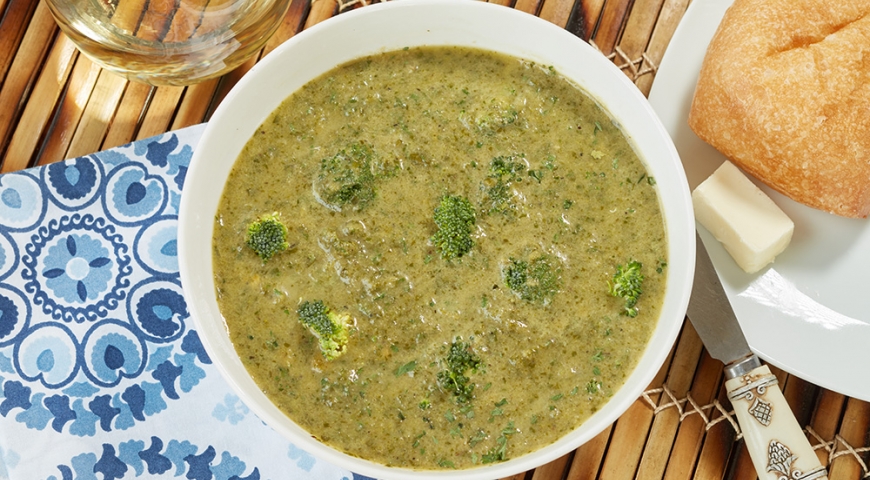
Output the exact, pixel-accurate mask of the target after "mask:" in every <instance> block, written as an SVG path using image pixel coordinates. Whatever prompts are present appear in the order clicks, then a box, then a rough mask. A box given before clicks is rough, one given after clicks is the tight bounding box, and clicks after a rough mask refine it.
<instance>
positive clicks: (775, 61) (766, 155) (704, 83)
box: [689, 0, 870, 217]
mask: <svg viewBox="0 0 870 480" xmlns="http://www.w3.org/2000/svg"><path fill="white" fill-rule="evenodd" d="M689 126H690V127H691V128H692V130H693V131H694V132H695V133H696V134H697V135H698V136H699V137H700V138H702V139H703V140H704V141H706V142H707V143H709V144H711V145H712V146H714V147H715V148H716V149H717V150H719V151H720V152H722V153H723V154H724V155H725V156H726V157H728V158H729V159H730V160H731V161H732V162H733V163H735V164H737V165H738V166H740V167H741V168H742V169H743V170H745V171H746V172H748V173H750V174H752V175H753V176H755V177H757V178H758V179H760V180H761V181H763V182H764V183H766V184H768V185H770V186H771V187H772V188H774V189H776V190H778V191H780V192H782V193H783V194H785V195H787V196H789V197H791V198H792V199H794V200H796V201H798V202H801V203H803V204H806V205H809V206H811V207H814V208H818V209H821V210H825V211H828V212H831V213H834V214H837V215H842V216H845V217H866V216H867V214H868V213H870V0H836V1H831V0H736V1H735V2H734V4H733V5H732V6H731V7H730V8H729V9H728V11H727V12H726V14H725V17H724V18H723V20H722V23H721V24H720V26H719V29H718V30H717V32H716V34H715V36H714V37H713V40H712V42H711V43H710V46H709V48H708V50H707V54H706V57H705V58H704V63H703V65H702V67H701V72H700V77H699V79H698V85H697V88H696V90H695V96H694V99H693V101H692V108H691V112H690V114H689Z"/></svg>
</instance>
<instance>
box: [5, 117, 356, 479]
mask: <svg viewBox="0 0 870 480" xmlns="http://www.w3.org/2000/svg"><path fill="white" fill-rule="evenodd" d="M203 127H204V126H203V125H198V126H194V127H190V128H186V129H183V130H179V131H176V132H170V133H167V134H164V135H160V136H157V137H153V138H150V139H146V140H140V141H137V142H134V143H131V144H128V145H125V146H122V147H118V148H115V149H112V150H108V151H104V152H100V153H96V154H93V155H88V156H84V157H79V158H76V159H72V160H68V161H65V162H61V163H56V164H52V165H49V166H45V167H38V168H33V169H29V170H26V171H22V172H17V173H9V174H5V175H0V479H9V480H35V479H53V480H61V479H62V480H67V479H69V480H73V479H76V480H78V479H81V480H91V479H93V480H103V479H106V480H114V479H131V478H173V477H180V478H186V479H194V480H212V479H214V480H233V479H239V480H242V479H248V480H256V479H276V480H277V479H318V480H319V479H336V480H341V479H347V480H350V479H354V478H357V479H358V478H361V477H360V476H358V475H355V474H353V473H351V472H348V471H346V470H342V469H340V468H338V467H336V466H334V465H331V464H328V463H326V462H324V461H321V460H318V459H316V458H314V457H312V456H311V455H310V454H308V453H307V452H305V451H302V450H300V449H299V448H297V447H295V446H294V445H293V444H291V443H290V442H288V441H287V440H285V439H284V438H283V437H281V436H279V435H278V434H277V433H276V432H274V431H273V430H272V429H271V428H269V427H268V426H266V425H265V424H264V423H262V421H260V420H259V419H258V418H257V417H256V416H255V415H254V414H253V413H252V412H251V411H249V410H248V408H247V407H246V406H245V405H244V404H243V403H242V402H241V401H240V400H239V398H238V397H237V396H236V395H235V394H233V392H232V390H231V389H230V387H229V386H228V385H227V384H226V383H225V382H224V381H223V379H222V378H221V377H220V375H219V373H218V371H217V370H216V368H215V367H214V366H213V365H212V363H211V360H210V359H209V357H208V354H207V353H206V352H205V350H204V349H203V346H202V343H201V342H200V339H199V336H198V335H197V332H196V330H195V329H194V326H193V324H192V321H191V319H190V317H189V312H188V310H187V303H186V302H185V298H184V292H182V290H181V283H180V281H179V274H178V261H177V257H176V231H177V228H176V227H177V219H178V207H179V203H180V200H181V195H182V188H183V186H184V177H185V174H186V172H187V166H188V164H189V162H190V158H191V155H192V153H193V149H194V148H195V147H196V144H197V142H198V140H199V138H200V135H201V134H202V131H203Z"/></svg>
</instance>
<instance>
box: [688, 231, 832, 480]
mask: <svg viewBox="0 0 870 480" xmlns="http://www.w3.org/2000/svg"><path fill="white" fill-rule="evenodd" d="M695 240H696V243H697V248H696V253H695V281H694V283H693V284H692V296H691V297H690V299H689V307H688V310H687V315H688V317H689V321H691V322H692V326H694V327H695V331H696V332H698V336H699V337H701V341H702V342H704V346H705V347H706V348H707V352H708V353H710V356H712V357H713V358H716V359H718V360H721V361H722V362H723V363H724V364H725V370H724V372H725V380H726V381H725V388H726V390H727V392H728V399H729V400H730V401H731V405H732V406H733V407H734V415H735V416H736V417H737V422H738V423H739V424H740V429H741V431H742V432H743V439H744V441H745V442H746V447H747V450H748V451H749V455H750V457H751V458H752V463H753V464H754V465H755V470H756V472H757V473H758V478H759V479H760V480H765V479H771V480H773V479H777V480H778V479H783V478H786V479H792V480H798V479H803V480H810V479H821V478H827V470H826V469H825V467H823V466H822V464H821V462H819V459H818V457H817V456H816V454H815V451H814V450H813V447H812V446H811V445H810V442H809V440H807V437H806V435H805V434H804V432H803V429H802V428H801V426H800V424H798V422H797V419H796V418H795V416H794V413H793V412H792V411H791V408H790V407H789V406H788V403H787V402H786V400H785V397H784V396H783V395H782V391H781V390H780V388H779V381H778V380H777V378H776V376H774V375H773V374H772V373H771V372H770V368H768V367H767V365H762V363H761V360H760V359H759V358H758V356H756V355H755V354H754V353H753V352H752V350H751V349H750V347H749V343H748V342H747V341H746V337H745V336H744V334H743V330H742V329H741V328H740V323H739V321H738V320H737V316H736V315H735V314H734V309H733V308H732V306H731V303H730V301H729V300H728V296H727V294H726V293H725V289H724V287H723V286H722V282H721V280H720V279H719V274H718V273H717V272H716V269H715V267H714V266H713V262H712V261H711V260H710V255H709V254H708V253H707V249H706V248H705V247H704V242H703V241H702V240H701V237H700V235H698V234H697V232H696V235H695Z"/></svg>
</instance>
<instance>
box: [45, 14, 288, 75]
mask: <svg viewBox="0 0 870 480" xmlns="http://www.w3.org/2000/svg"><path fill="white" fill-rule="evenodd" d="M46 3H47V4H48V6H49V8H50V10H51V12H52V14H53V15H54V18H55V20H57V23H58V25H59V26H60V28H61V30H62V31H63V32H64V33H65V34H66V35H67V36H69V38H70V39H71V40H72V41H73V42H74V43H75V44H76V46H77V47H78V48H79V50H80V51H82V52H83V53H84V54H85V55H87V56H88V57H89V58H91V59H92V60H93V61H95V62H96V63H97V64H99V65H100V66H102V67H104V68H106V69H108V70H111V71H114V72H117V73H119V74H121V75H123V76H125V77H127V78H129V79H131V80H136V81H140V82H144V83H148V84H151V85H190V84H193V83H197V82H201V81H203V80H206V79H208V78H212V77H216V76H218V75H221V74H223V73H226V72H227V71H229V70H231V69H233V68H235V67H237V66H238V65H240V64H241V63H242V62H244V61H245V60H247V59H248V58H249V57H251V55H253V54H254V52H256V51H257V50H259V49H260V47H262V46H263V44H264V43H265V42H266V40H268V38H269V37H270V36H271V35H272V34H273V33H274V32H275V30H276V29H277V28H278V25H279V24H280V23H281V20H282V19H283V17H284V14H285V13H286V12H287V8H288V6H289V4H290V0H46Z"/></svg>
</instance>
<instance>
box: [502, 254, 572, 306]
mask: <svg viewBox="0 0 870 480" xmlns="http://www.w3.org/2000/svg"><path fill="white" fill-rule="evenodd" d="M503 274H504V282H505V284H506V285H507V286H508V288H510V289H511V290H512V291H513V292H514V293H516V294H517V295H519V297H520V298H522V299H523V300H526V301H529V302H533V303H539V304H543V305H547V304H549V303H550V301H552V300H553V297H554V296H555V295H556V293H558V292H559V288H560V286H561V281H560V274H561V268H560V266H559V263H558V260H556V259H554V258H553V257H551V256H549V255H540V256H536V257H534V258H531V259H529V260H525V259H518V258H513V257H512V258H511V259H510V260H509V262H508V264H507V265H506V266H505V268H504V269H503Z"/></svg>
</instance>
